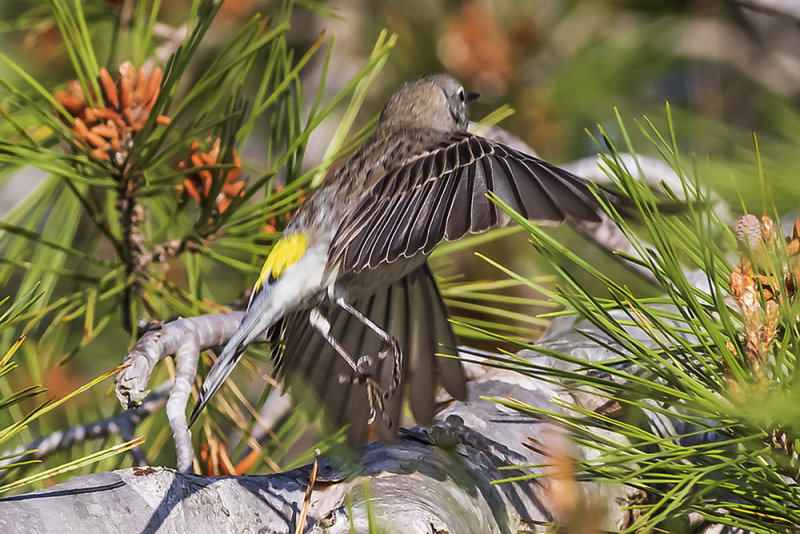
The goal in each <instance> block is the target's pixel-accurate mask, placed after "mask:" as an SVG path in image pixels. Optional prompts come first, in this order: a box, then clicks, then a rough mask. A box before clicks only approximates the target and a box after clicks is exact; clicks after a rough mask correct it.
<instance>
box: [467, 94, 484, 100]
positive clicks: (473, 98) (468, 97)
mask: <svg viewBox="0 0 800 534" xmlns="http://www.w3.org/2000/svg"><path fill="white" fill-rule="evenodd" d="M480 96H481V94H480V93H467V102H472V101H473V100H477V99H478V97H480Z"/></svg>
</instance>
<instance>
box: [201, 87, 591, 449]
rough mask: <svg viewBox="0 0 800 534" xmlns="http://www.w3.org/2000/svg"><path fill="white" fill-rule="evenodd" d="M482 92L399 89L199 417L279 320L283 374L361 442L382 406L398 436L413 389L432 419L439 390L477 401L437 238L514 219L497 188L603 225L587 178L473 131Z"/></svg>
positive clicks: (278, 261) (301, 218) (225, 354)
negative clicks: (461, 353)
mask: <svg viewBox="0 0 800 534" xmlns="http://www.w3.org/2000/svg"><path fill="white" fill-rule="evenodd" d="M476 96H477V95H475V94H472V93H466V92H465V91H464V88H463V87H462V86H461V84H460V83H459V82H458V81H456V80H455V79H454V78H452V77H450V76H448V75H444V74H436V75H432V76H426V77H423V78H419V79H417V80H413V81H410V82H407V83H405V84H404V85H403V86H402V87H401V88H400V89H399V90H398V91H397V92H395V93H394V94H393V95H392V96H391V98H390V99H389V102H388V103H387V104H386V106H385V107H384V109H383V111H382V112H381V116H380V122H379V123H378V126H377V129H376V130H375V133H373V134H372V136H371V137H370V138H369V139H368V140H367V141H366V142H365V143H364V145H363V146H361V147H360V148H359V149H358V150H356V152H355V153H353V154H352V155H351V156H350V157H349V158H347V160H346V161H345V162H344V163H343V164H342V165H341V166H339V167H337V168H335V169H334V170H332V171H331V172H329V174H328V175H327V176H326V178H325V180H324V181H323V182H322V184H321V185H320V186H319V187H318V188H317V189H316V190H315V191H314V192H313V193H312V194H311V195H310V196H309V197H308V199H307V200H306V201H305V203H304V204H303V205H302V206H301V207H300V209H299V210H298V211H297V213H296V214H295V215H294V217H293V218H292V219H291V221H290V222H289V224H288V225H287V227H286V229H285V230H284V231H283V234H282V236H281V238H280V240H278V241H277V242H276V243H275V245H274V246H273V248H272V250H271V251H270V253H269V256H268V257H267V260H266V262H265V264H264V267H263V269H262V271H261V274H260V276H259V277H258V280H257V281H256V283H255V287H254V289H253V294H252V296H251V299H250V304H249V306H248V309H247V313H246V314H245V317H244V319H243V320H242V323H241V326H240V327H239V330H238V331H237V332H236V333H235V334H234V336H233V337H232V338H231V339H230V341H229V342H228V344H227V345H226V346H225V348H224V350H223V351H222V354H221V355H220V357H219V359H218V360H217V361H216V363H215V364H214V366H213V367H212V368H211V371H210V372H209V373H208V376H207V377H206V380H205V382H204V384H203V387H202V390H201V392H200V400H199V402H198V403H197V405H196V406H195V408H194V411H193V412H192V416H191V419H190V424H191V422H194V420H195V418H196V417H197V415H198V414H199V413H200V411H201V410H202V409H203V407H204V406H205V405H206V403H208V401H209V399H210V398H211V397H212V395H214V393H215V392H216V391H217V389H219V387H220V386H221V385H222V383H223V382H224V381H225V379H226V378H227V377H228V375H229V374H230V372H231V371H232V370H233V368H234V366H235V365H236V363H237V362H238V361H239V359H240V357H241V355H242V353H243V352H244V350H245V348H246V347H247V345H248V344H249V343H250V342H252V341H253V340H254V339H255V338H256V337H257V336H258V335H259V334H261V333H262V332H264V331H265V330H267V329H269V335H268V337H269V339H270V342H271V343H272V345H271V350H272V353H273V356H274V357H275V368H276V371H277V373H278V374H279V375H282V376H284V377H285V378H288V379H289V385H290V387H298V385H301V386H299V387H308V388H309V389H310V390H311V391H312V392H313V393H314V394H315V396H316V398H317V401H318V402H319V404H320V405H322V406H323V407H324V409H325V411H326V412H327V414H328V416H329V417H330V418H331V419H332V421H333V422H334V423H335V424H337V425H340V426H342V425H345V424H348V423H349V424H350V429H349V436H350V440H351V442H353V443H358V442H361V441H362V440H363V438H364V436H365V434H364V432H365V430H366V428H367V422H368V421H370V420H371V416H372V415H374V412H375V411H376V410H378V411H380V412H381V415H382V417H381V418H380V419H379V423H378V424H379V430H380V434H381V436H382V437H384V438H390V437H392V436H393V435H394V433H395V432H396V429H397V422H398V419H399V417H400V409H401V403H402V400H403V396H404V390H405V389H407V391H408V399H409V403H410V406H411V411H412V413H413V414H414V417H415V419H416V420H417V422H418V423H420V424H423V425H428V424H430V423H431V422H432V420H433V415H434V394H435V390H436V388H437V386H438V385H442V386H444V388H445V389H446V390H447V391H448V392H449V393H450V394H451V395H452V396H453V397H455V398H456V399H463V398H464V397H465V395H466V386H465V379H464V373H463V370H462V368H461V363H460V362H459V361H458V360H457V359H454V358H444V357H436V356H435V354H436V353H437V352H438V353H445V354H450V355H456V354H457V352H456V340H455V336H454V334H453V331H452V329H451V327H450V324H449V322H448V320H447V311H446V309H445V305H444V302H443V301H442V297H441V295H440V294H439V291H438V289H437V287H436V283H435V281H434V279H433V275H432V274H431V271H430V269H429V267H428V264H427V258H428V255H429V254H430V253H431V252H432V251H433V249H434V247H436V245H437V244H439V243H440V242H441V241H443V240H453V239H458V238H460V237H462V236H464V235H466V234H472V233H478V232H483V231H485V230H488V229H490V228H492V227H494V226H498V225H506V224H509V223H510V222H511V221H510V218H509V217H508V216H507V215H505V214H504V213H503V212H502V211H501V210H500V209H498V208H497V207H496V206H495V205H494V203H492V202H491V201H490V200H489V198H488V197H487V192H492V193H494V194H495V195H497V196H498V197H499V198H500V199H502V200H503V201H504V202H505V203H507V204H508V205H510V206H511V207H512V208H514V209H515V210H516V211H518V212H519V213H520V214H522V215H523V216H525V217H527V218H529V219H535V220H542V221H563V220H564V219H567V218H573V219H584V220H599V218H598V214H597V213H598V208H599V206H598V202H597V200H596V198H595V197H594V195H593V193H592V192H591V191H590V189H589V187H588V185H587V183H586V181H585V180H583V179H581V178H578V177H577V176H574V175H572V174H570V173H569V172H567V171H564V170H562V169H560V168H558V167H556V166H554V165H551V164H550V163H547V162H545V161H542V160H540V159H538V158H536V157H533V156H531V155H528V154H524V153H522V152H519V151H517V150H514V149H512V148H510V147H507V146H504V145H502V144H499V143H496V142H493V141H490V140H488V139H485V138H482V137H479V136H476V135H471V134H469V133H467V125H468V119H467V103H468V102H469V101H470V100H472V99H473V98H475V97H476ZM398 385H402V387H398ZM406 385H407V388H406Z"/></svg>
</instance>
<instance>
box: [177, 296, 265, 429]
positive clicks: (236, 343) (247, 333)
mask: <svg viewBox="0 0 800 534" xmlns="http://www.w3.org/2000/svg"><path fill="white" fill-rule="evenodd" d="M269 289H270V288H269V287H267V288H264V289H263V290H262V291H261V292H260V293H259V295H257V297H256V298H255V299H254V300H253V301H252V302H251V306H250V307H249V308H248V310H247V313H246V314H245V316H244V319H242V324H241V325H240V326H239V329H238V330H237V331H236V333H235V334H234V335H233V336H232V337H231V339H230V340H229V341H228V343H227V345H225V348H224V349H222V354H220V356H219V358H217V361H216V362H214V365H213V366H212V367H211V370H210V371H209V372H208V375H206V379H205V381H203V387H202V388H200V395H199V398H198V400H197V404H195V406H194V409H193V410H192V415H191V416H190V417H189V426H190V427H191V426H192V424H193V423H194V422H195V420H196V419H197V416H199V415H200V412H202V411H203V408H205V407H206V404H208V401H210V400H211V398H212V397H213V396H214V394H215V393H216V392H217V390H219V388H220V387H222V384H223V383H224V382H225V379H227V378H228V376H229V375H230V374H231V372H232V371H233V368H234V367H236V364H237V363H239V360H241V359H242V354H244V351H245V349H247V346H248V345H249V344H250V343H251V342H252V341H253V340H254V339H255V338H256V337H258V335H259V334H261V332H263V331H264V330H266V329H267V328H269V327H270V326H271V325H272V323H274V322H275V321H276V320H277V319H278V318H279V317H278V316H277V314H276V313H275V312H274V311H273V312H272V313H270V311H271V310H269V309H268V308H269V302H270V295H267V294H265V293H269Z"/></svg>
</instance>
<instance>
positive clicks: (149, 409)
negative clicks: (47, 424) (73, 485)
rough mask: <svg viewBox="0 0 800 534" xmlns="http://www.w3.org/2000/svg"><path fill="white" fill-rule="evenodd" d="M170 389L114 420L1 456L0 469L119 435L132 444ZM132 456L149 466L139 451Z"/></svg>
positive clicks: (163, 387)
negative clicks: (90, 441) (138, 428)
mask: <svg viewBox="0 0 800 534" xmlns="http://www.w3.org/2000/svg"><path fill="white" fill-rule="evenodd" d="M171 387H172V384H170V383H169V382H165V383H163V384H161V385H160V386H158V387H157V388H156V389H155V391H153V392H152V393H151V394H150V395H148V396H147V397H146V398H145V399H144V401H143V402H142V403H141V404H140V405H139V406H136V407H134V408H129V409H127V410H125V411H124V412H122V413H120V414H118V415H115V416H113V417H108V418H106V419H100V420H98V421H93V422H91V423H87V424H85V425H78V426H74V427H71V428H67V429H65V430H59V431H58V432H53V433H52V434H50V435H49V436H44V437H42V438H39V439H36V440H34V441H32V442H30V443H28V444H27V445H23V446H21V447H17V448H16V449H14V450H13V451H8V452H5V453H2V454H0V457H2V458H3V459H2V460H0V469H2V468H4V467H7V466H9V465H11V464H16V463H24V462H30V461H35V460H41V459H43V458H45V457H46V456H48V455H50V454H52V453H54V452H58V451H61V450H64V449H67V448H69V447H72V446H73V445H76V444H79V443H83V442H85V441H89V440H92V439H101V438H106V437H108V436H111V435H114V434H117V435H119V436H120V437H121V438H122V439H123V441H129V440H131V439H133V438H134V433H135V432H136V427H138V426H139V424H141V422H142V421H143V420H144V419H145V418H146V417H148V416H149V415H150V414H152V413H153V412H155V411H156V410H158V409H160V408H161V407H162V406H163V405H164V404H166V402H167V396H168V395H169V390H170V388H171ZM131 455H132V456H133V461H134V463H135V464H136V465H140V466H142V465H146V462H145V459H144V456H143V455H142V453H141V451H140V450H139V448H138V447H135V448H133V449H131Z"/></svg>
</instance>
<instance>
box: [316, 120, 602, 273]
mask: <svg viewBox="0 0 800 534" xmlns="http://www.w3.org/2000/svg"><path fill="white" fill-rule="evenodd" d="M490 192H491V193H494V194H496V195H497V196H498V197H499V198H500V199H502V200H503V201H504V202H506V203H507V204H509V205H510V206H511V207H512V208H514V209H515V210H516V211H518V212H519V213H520V214H522V215H523V216H525V217H527V218H529V219H533V220H542V221H563V220H564V219H567V218H575V219H583V220H591V221H597V220H599V215H598V212H599V203H598V202H597V200H596V198H595V197H594V194H593V193H592V191H591V189H590V187H589V185H588V182H587V181H586V180H583V179H581V178H579V177H577V176H575V175H573V174H570V173H569V172H567V171H565V170H563V169H560V168H558V167H556V166H555V165H552V164H550V163H547V162H545V161H543V160H541V159H539V158H536V157H534V156H532V155H530V154H525V153H523V152H520V151H518V150H515V149H513V148H510V147H507V146H505V145H502V144H499V143H495V142H493V141H490V140H488V139H485V138H482V137H478V136H474V135H470V134H466V133H458V132H453V133H449V134H445V135H444V138H443V140H442V141H441V142H440V143H438V144H434V145H432V146H430V147H428V148H425V149H423V150H421V151H419V152H417V153H415V154H413V155H412V156H411V157H410V158H407V159H406V160H405V163H404V164H401V165H399V166H397V167H395V168H393V169H391V170H389V171H388V172H387V173H386V174H385V175H384V176H383V177H382V178H380V179H378V180H377V182H375V184H374V185H373V186H372V188H371V189H370V190H368V191H367V192H366V193H365V194H364V196H363V197H362V198H361V200H360V201H359V204H358V205H357V206H356V207H355V208H354V209H353V210H352V211H351V213H350V214H349V215H348V216H347V217H345V219H344V220H343V221H342V222H341V224H340V225H339V227H338V229H337V232H336V234H335V235H334V238H333V241H332V243H331V247H330V251H329V256H328V262H329V263H330V264H334V263H337V262H341V263H342V266H343V267H344V268H345V270H353V271H356V272H358V271H360V270H363V269H366V268H369V269H373V268H376V267H377V266H378V265H380V264H383V263H391V262H393V261H396V260H398V259H399V258H400V257H412V256H414V255H416V254H420V253H421V254H429V253H430V252H432V251H433V249H434V248H435V247H436V245H438V244H439V243H440V242H441V241H442V240H453V239H458V238H460V237H462V236H464V235H465V234H468V233H479V232H484V231H486V230H488V229H490V228H492V227H494V226H497V225H498V224H507V223H508V222H509V221H510V218H509V217H508V216H506V215H505V214H504V213H502V212H501V211H499V209H498V207H497V206H496V205H495V204H494V203H493V202H491V201H490V200H489V199H488V197H487V193H490Z"/></svg>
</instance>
